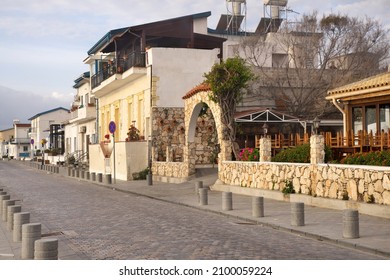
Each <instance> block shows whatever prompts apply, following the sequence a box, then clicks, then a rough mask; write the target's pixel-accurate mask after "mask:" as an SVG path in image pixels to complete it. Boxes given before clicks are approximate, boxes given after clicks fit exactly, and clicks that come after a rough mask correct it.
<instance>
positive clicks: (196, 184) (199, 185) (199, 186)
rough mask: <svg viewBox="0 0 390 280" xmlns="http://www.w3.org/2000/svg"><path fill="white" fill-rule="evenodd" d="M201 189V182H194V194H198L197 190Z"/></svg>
mask: <svg viewBox="0 0 390 280" xmlns="http://www.w3.org/2000/svg"><path fill="white" fill-rule="evenodd" d="M201 188H203V181H197V182H195V193H196V194H199V189H201Z"/></svg>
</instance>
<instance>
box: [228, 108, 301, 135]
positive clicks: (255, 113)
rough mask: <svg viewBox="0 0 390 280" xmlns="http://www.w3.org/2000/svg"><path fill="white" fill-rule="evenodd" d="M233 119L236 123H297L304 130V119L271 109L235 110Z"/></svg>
mask: <svg viewBox="0 0 390 280" xmlns="http://www.w3.org/2000/svg"><path fill="white" fill-rule="evenodd" d="M234 120H235V121H236V122H237V123H248V122H249V123H251V122H263V123H299V124H301V125H302V126H303V128H304V129H305V131H306V124H307V122H306V121H302V120H300V119H299V118H297V117H294V116H290V115H288V114H285V113H282V112H278V111H275V110H271V109H260V108H258V109H253V110H249V111H242V112H236V113H235V114H234Z"/></svg>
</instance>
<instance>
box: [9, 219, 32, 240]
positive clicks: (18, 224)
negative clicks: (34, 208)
mask: <svg viewBox="0 0 390 280" xmlns="http://www.w3.org/2000/svg"><path fill="white" fill-rule="evenodd" d="M28 223H30V213H29V212H20V213H15V214H14V232H13V241H14V242H20V241H22V225H24V224H28Z"/></svg>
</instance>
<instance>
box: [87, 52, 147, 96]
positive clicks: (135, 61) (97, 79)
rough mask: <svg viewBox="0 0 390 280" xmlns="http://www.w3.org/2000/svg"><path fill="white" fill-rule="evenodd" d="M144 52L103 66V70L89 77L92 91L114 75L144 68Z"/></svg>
mask: <svg viewBox="0 0 390 280" xmlns="http://www.w3.org/2000/svg"><path fill="white" fill-rule="evenodd" d="M145 66H146V59H145V52H133V53H131V54H128V55H126V56H125V57H121V58H119V59H118V60H114V61H112V63H111V64H107V65H105V67H104V68H103V69H101V70H100V71H99V72H97V73H96V74H95V75H93V76H92V77H91V83H92V85H91V86H92V89H94V88H96V87H98V86H99V85H101V83H102V82H103V81H105V80H107V79H108V78H110V77H111V76H113V75H115V74H122V73H123V72H125V71H127V70H129V69H131V68H132V67H145Z"/></svg>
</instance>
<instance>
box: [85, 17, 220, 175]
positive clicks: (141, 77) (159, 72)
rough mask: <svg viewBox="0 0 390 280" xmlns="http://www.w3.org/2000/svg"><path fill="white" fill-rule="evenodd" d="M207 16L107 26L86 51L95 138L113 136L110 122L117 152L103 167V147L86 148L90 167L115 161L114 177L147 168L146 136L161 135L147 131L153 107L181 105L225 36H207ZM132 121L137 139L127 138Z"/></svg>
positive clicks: (102, 169)
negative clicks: (94, 110)
mask: <svg viewBox="0 0 390 280" xmlns="http://www.w3.org/2000/svg"><path fill="white" fill-rule="evenodd" d="M210 15H211V13H210V12H206V13H200V14H194V15H189V16H184V17H179V18H174V19H169V20H164V21H159V22H154V23H147V24H142V25H138V26H132V27H126V28H121V29H116V30H111V31H109V32H108V33H107V34H106V35H105V36H103V37H102V38H101V39H100V40H99V41H98V42H97V43H96V44H95V45H94V46H93V47H92V48H91V49H90V50H89V51H88V57H87V58H86V59H85V60H84V63H86V64H88V65H89V67H90V72H91V93H92V94H93V95H94V96H95V97H96V98H97V102H98V103H97V107H98V113H97V115H98V120H97V121H98V125H97V127H98V131H97V135H98V136H97V137H98V139H99V142H102V141H108V140H110V141H113V137H112V133H111V132H112V131H111V132H110V129H109V124H110V123H112V122H114V123H115V126H116V130H115V132H114V133H113V136H114V139H115V143H116V148H117V149H121V151H122V152H121V154H119V153H118V155H117V158H116V160H115V162H113V159H111V164H110V167H109V168H107V166H108V163H107V160H106V161H104V155H103V152H104V151H102V149H106V148H101V147H100V145H95V147H91V149H90V153H91V159H90V170H91V172H101V173H108V172H112V171H113V170H112V169H113V167H114V166H115V168H116V171H115V172H116V174H115V176H116V177H117V178H120V179H125V180H129V179H131V174H132V173H134V172H138V171H140V170H141V169H144V168H146V167H147V165H148V145H147V144H148V143H147V140H148V139H158V138H160V137H162V135H153V132H152V131H153V128H152V124H153V120H154V119H155V118H156V117H157V116H156V115H154V113H153V112H155V110H154V108H160V109H161V108H163V109H164V110H166V111H167V112H169V111H171V110H174V109H176V108H183V107H184V105H183V101H182V99H181V97H182V96H183V94H185V93H186V92H188V91H189V90H190V89H191V88H193V87H194V85H197V84H199V83H201V82H202V81H203V79H204V77H203V74H204V73H206V72H208V71H209V70H210V69H211V67H212V65H214V64H215V63H217V62H219V60H220V58H221V55H222V49H223V46H222V45H223V42H224V41H225V39H223V38H218V37H214V36H210V35H207V17H208V16H210ZM183 110H184V109H183ZM132 126H134V127H135V128H136V129H137V136H136V139H137V140H139V141H141V142H137V143H135V142H134V141H129V140H134V139H129V138H131V137H130V135H129V129H130V128H131V127H132ZM142 141H143V142H142ZM163 141H165V140H164V139H163ZM131 145H132V146H137V148H132V147H131ZM130 150H131V151H132V152H130ZM117 152H118V150H117ZM130 154H132V156H129V155H130ZM104 162H105V163H104ZM108 169H110V170H109V171H108Z"/></svg>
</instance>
